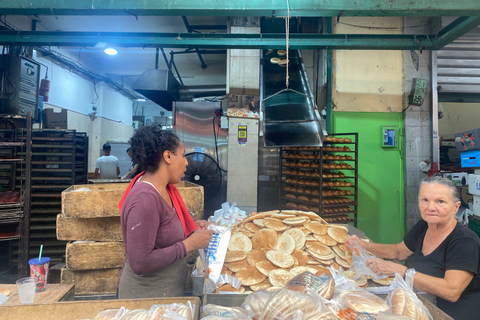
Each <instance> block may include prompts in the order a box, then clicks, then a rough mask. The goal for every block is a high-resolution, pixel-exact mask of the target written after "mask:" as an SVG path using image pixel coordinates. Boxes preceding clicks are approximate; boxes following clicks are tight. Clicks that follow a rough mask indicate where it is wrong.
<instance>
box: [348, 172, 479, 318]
mask: <svg viewBox="0 0 480 320" xmlns="http://www.w3.org/2000/svg"><path fill="white" fill-rule="evenodd" d="M418 201H419V208H420V212H421V215H422V220H420V221H419V222H417V224H416V225H415V226H414V227H413V228H412V229H411V230H410V231H409V232H408V233H407V235H406V236H405V237H404V238H403V241H402V242H400V243H398V244H379V243H369V242H366V241H363V240H361V239H359V238H358V237H357V236H352V237H350V239H352V240H355V241H357V242H358V243H359V244H360V245H361V246H362V247H363V248H365V249H366V250H367V251H369V252H371V253H373V254H375V255H376V256H379V257H382V258H385V259H396V260H399V261H403V260H405V259H407V258H408V257H410V256H411V255H414V262H413V263H412V265H411V266H410V267H411V268H412V271H410V272H412V273H413V270H415V273H414V274H415V275H414V282H413V285H414V286H415V288H417V289H419V290H421V291H425V292H428V293H431V294H433V295H435V296H436V300H437V306H438V307H439V308H440V309H442V310H443V311H444V312H446V313H447V314H449V315H450V316H451V317H453V318H454V319H455V320H464V319H465V320H467V319H477V318H479V317H480V316H479V311H480V239H479V238H478V236H477V235H476V234H475V233H474V232H473V231H471V230H470V229H468V228H467V227H465V226H463V225H461V224H460V223H459V222H457V220H456V219H455V214H456V212H457V210H458V208H459V207H460V197H459V193H458V190H457V187H456V186H455V184H454V183H453V182H452V181H450V180H449V179H446V178H443V177H439V176H434V177H431V178H427V179H425V180H424V181H422V183H421V185H420V192H419V195H418ZM367 266H368V267H369V268H370V269H371V270H372V271H373V272H375V273H376V274H377V275H394V274H395V273H399V274H400V275H402V276H404V275H405V273H406V271H407V267H406V266H404V265H402V264H399V263H395V262H392V261H386V260H383V259H379V258H375V259H370V260H368V261H367Z"/></svg>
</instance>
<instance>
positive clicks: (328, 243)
mask: <svg viewBox="0 0 480 320" xmlns="http://www.w3.org/2000/svg"><path fill="white" fill-rule="evenodd" d="M313 237H314V238H315V239H317V240H318V241H319V242H320V243H323V244H324V245H326V246H330V247H332V246H335V245H337V241H335V240H333V239H332V238H331V237H330V236H329V235H328V234H324V235H318V234H313Z"/></svg>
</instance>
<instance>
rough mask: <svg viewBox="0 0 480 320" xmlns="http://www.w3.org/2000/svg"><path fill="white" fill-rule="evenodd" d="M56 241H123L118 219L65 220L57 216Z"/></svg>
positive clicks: (60, 215)
mask: <svg viewBox="0 0 480 320" xmlns="http://www.w3.org/2000/svg"><path fill="white" fill-rule="evenodd" d="M57 239H58V240H73V241H76V240H84V241H123V236H122V228H121V226H120V217H109V218H85V219H83V218H67V217H65V216H64V215H63V214H59V215H57Z"/></svg>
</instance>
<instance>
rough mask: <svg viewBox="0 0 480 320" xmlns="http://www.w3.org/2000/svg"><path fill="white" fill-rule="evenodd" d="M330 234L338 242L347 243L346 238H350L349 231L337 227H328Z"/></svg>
mask: <svg viewBox="0 0 480 320" xmlns="http://www.w3.org/2000/svg"><path fill="white" fill-rule="evenodd" d="M328 235H329V236H330V237H331V238H332V239H333V240H335V241H336V242H338V243H345V240H347V238H348V232H347V231H345V230H343V229H341V228H335V227H329V228H328Z"/></svg>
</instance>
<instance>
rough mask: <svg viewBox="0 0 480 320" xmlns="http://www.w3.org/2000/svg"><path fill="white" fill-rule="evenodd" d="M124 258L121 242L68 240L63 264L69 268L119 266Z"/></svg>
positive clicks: (91, 268) (89, 268) (109, 267)
mask: <svg viewBox="0 0 480 320" xmlns="http://www.w3.org/2000/svg"><path fill="white" fill-rule="evenodd" d="M124 260H125V247H124V246H123V242H69V243H67V246H66V250H65V264H66V267H67V268H68V269H69V270H72V271H75V270H97V269H114V268H121V267H122V266H123V262H124Z"/></svg>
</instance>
